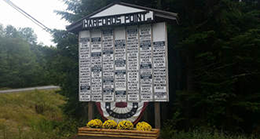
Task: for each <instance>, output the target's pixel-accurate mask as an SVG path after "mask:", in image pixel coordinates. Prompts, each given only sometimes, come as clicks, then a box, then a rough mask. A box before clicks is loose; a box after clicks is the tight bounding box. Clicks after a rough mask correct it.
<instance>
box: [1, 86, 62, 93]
mask: <svg viewBox="0 0 260 139" xmlns="http://www.w3.org/2000/svg"><path fill="white" fill-rule="evenodd" d="M57 89H60V87H59V86H54V85H48V86H38V87H30V88H18V89H8V90H0V94H9V93H16V92H25V91H34V90H57Z"/></svg>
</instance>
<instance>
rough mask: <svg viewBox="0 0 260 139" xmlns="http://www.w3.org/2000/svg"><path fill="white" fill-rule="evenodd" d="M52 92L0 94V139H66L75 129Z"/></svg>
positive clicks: (60, 97)
mask: <svg viewBox="0 0 260 139" xmlns="http://www.w3.org/2000/svg"><path fill="white" fill-rule="evenodd" d="M65 103H66V99H65V98H64V97H63V96H61V95H59V94H57V93H56V92H55V91H53V90H52V91H37V90H35V91H31V92H21V93H12V94H0V139H65V138H67V137H70V136H72V135H74V133H75V132H76V129H77V125H76V123H75V122H73V120H70V119H68V118H67V117H66V116H65V115H64V114H63V111H62V106H63V105H64V104H65Z"/></svg>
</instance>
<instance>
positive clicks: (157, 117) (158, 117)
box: [154, 102, 161, 129]
mask: <svg viewBox="0 0 260 139" xmlns="http://www.w3.org/2000/svg"><path fill="white" fill-rule="evenodd" d="M154 114H155V115H154V118H155V119H154V121H155V128H157V129H160V128H161V115H160V114H161V112H160V103H159V102H155V103H154Z"/></svg>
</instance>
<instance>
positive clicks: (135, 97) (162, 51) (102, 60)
mask: <svg viewBox="0 0 260 139" xmlns="http://www.w3.org/2000/svg"><path fill="white" fill-rule="evenodd" d="M79 73H80V76H79V96H80V101H85V102H87V101H94V102H100V101H103V102H114V101H116V102H140V101H145V102H148V101H157V102H165V101H168V100H169V92H168V63H167V32H166V24H165V23H164V22H161V23H153V24H150V23H148V24H142V25H139V26H137V25H133V26H127V27H115V28H105V29H93V30H84V31H81V32H79Z"/></svg>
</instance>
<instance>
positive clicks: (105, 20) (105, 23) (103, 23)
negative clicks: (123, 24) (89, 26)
mask: <svg viewBox="0 0 260 139" xmlns="http://www.w3.org/2000/svg"><path fill="white" fill-rule="evenodd" d="M103 25H107V19H106V18H102V26H103Z"/></svg>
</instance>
